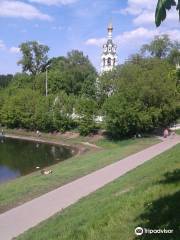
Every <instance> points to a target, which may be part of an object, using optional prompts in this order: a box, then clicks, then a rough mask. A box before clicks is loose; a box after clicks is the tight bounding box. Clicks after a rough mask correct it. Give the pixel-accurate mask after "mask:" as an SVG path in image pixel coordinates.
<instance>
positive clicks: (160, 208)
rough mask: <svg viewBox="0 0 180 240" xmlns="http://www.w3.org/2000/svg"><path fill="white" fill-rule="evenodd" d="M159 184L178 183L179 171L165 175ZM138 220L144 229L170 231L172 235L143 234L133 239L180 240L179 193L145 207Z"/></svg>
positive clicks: (179, 178) (179, 179)
mask: <svg viewBox="0 0 180 240" xmlns="http://www.w3.org/2000/svg"><path fill="white" fill-rule="evenodd" d="M164 176H165V178H164V180H162V181H161V182H158V184H159V183H161V184H171V183H172V184H174V183H176V182H178V181H180V170H175V171H174V172H170V173H166V174H165V175H164ZM138 220H140V222H142V224H141V227H143V228H146V229H162V230H163V229H168V230H170V229H172V230H174V232H173V233H172V234H162V233H161V234H143V235H142V236H138V237H136V238H135V239H136V240H137V239H142V240H180V191H178V192H175V193H174V194H172V195H170V194H169V195H167V196H165V197H162V198H159V199H157V200H155V201H153V202H152V203H151V204H150V205H148V206H146V209H145V211H144V213H142V214H141V215H140V216H139V218H138Z"/></svg>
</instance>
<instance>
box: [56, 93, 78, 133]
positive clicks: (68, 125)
mask: <svg viewBox="0 0 180 240" xmlns="http://www.w3.org/2000/svg"><path fill="white" fill-rule="evenodd" d="M74 106H75V99H74V97H73V96H68V95H67V94H66V93H65V92H60V93H59V94H58V96H57V97H56V98H55V100H54V103H53V122H54V127H55V129H57V130H59V131H61V132H65V131H67V130H70V129H72V128H73V127H74V126H75V122H74V120H73V118H72V114H73V109H74Z"/></svg>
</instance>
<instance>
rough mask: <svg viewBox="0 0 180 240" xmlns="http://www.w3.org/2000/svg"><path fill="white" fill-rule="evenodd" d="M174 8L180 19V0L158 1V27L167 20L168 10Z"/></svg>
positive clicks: (156, 19) (156, 18)
mask: <svg viewBox="0 0 180 240" xmlns="http://www.w3.org/2000/svg"><path fill="white" fill-rule="evenodd" d="M172 6H176V9H177V11H178V12H179V17H180V0H178V1H175V0H158V3H157V7H156V13H155V22H156V26H157V27H159V26H160V25H161V23H162V22H163V21H164V20H165V19H166V12H167V10H170V9H171V7H172Z"/></svg>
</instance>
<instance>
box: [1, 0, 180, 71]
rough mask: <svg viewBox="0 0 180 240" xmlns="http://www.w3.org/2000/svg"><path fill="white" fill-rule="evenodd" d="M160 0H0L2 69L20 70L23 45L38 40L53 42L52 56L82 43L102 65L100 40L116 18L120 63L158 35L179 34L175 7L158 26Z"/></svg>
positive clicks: (175, 36)
mask: <svg viewBox="0 0 180 240" xmlns="http://www.w3.org/2000/svg"><path fill="white" fill-rule="evenodd" d="M156 3H157V0H151V1H150V0H0V74H7V73H16V72H18V71H21V68H20V66H17V62H18V60H19V59H20V58H21V53H20V51H19V45H20V44H21V43H22V42H26V41H31V40H35V41H38V42H40V43H42V44H45V45H48V46H49V47H50V51H49V57H57V56H62V55H66V54H67V52H69V51H71V50H72V49H78V50H81V51H83V52H84V54H85V55H88V56H89V59H90V60H91V62H92V63H93V64H94V66H95V67H96V68H97V70H99V69H100V57H101V52H102V45H103V43H104V42H105V41H106V37H107V25H108V23H109V21H110V20H112V23H113V26H114V32H113V39H114V42H115V43H116V44H117V45H118V58H119V63H123V62H124V61H125V60H126V59H127V58H128V57H129V56H130V55H131V54H133V53H137V52H138V51H139V49H140V47H141V45H143V44H145V43H148V42H150V41H151V40H152V39H153V37H154V36H156V35H159V34H169V36H170V38H171V39H172V40H180V23H179V21H178V14H177V12H176V10H175V9H173V10H172V11H169V12H168V18H167V19H168V20H167V21H165V22H163V24H162V25H161V26H160V27H159V28H156V26H155V24H154V12H155V7H156Z"/></svg>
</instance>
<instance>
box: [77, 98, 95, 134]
mask: <svg viewBox="0 0 180 240" xmlns="http://www.w3.org/2000/svg"><path fill="white" fill-rule="evenodd" d="M97 110H98V106H97V103H96V102H95V101H94V100H92V99H88V98H80V99H79V100H78V102H77V106H76V113H77V115H78V116H79V120H78V129H79V132H80V134H81V135H83V136H86V135H88V134H89V133H93V132H95V131H96V130H97V126H96V121H95V118H96V116H97Z"/></svg>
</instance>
